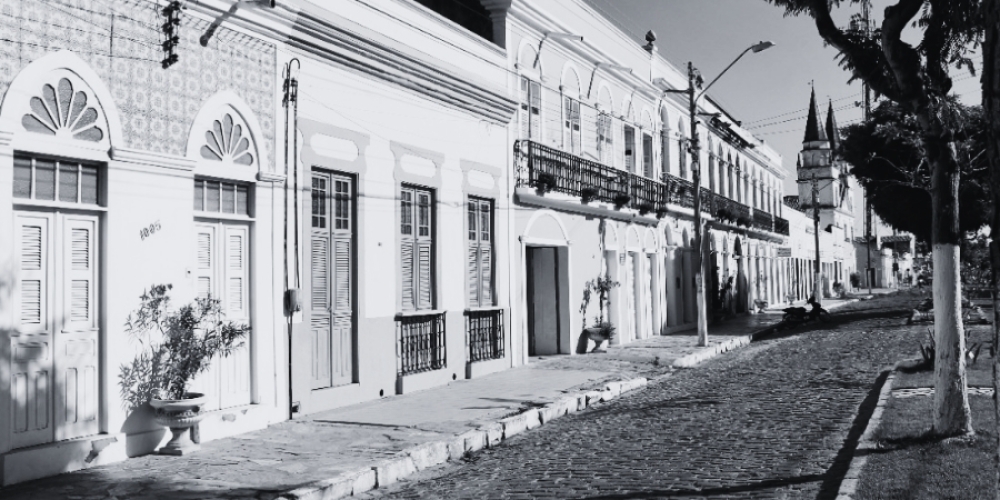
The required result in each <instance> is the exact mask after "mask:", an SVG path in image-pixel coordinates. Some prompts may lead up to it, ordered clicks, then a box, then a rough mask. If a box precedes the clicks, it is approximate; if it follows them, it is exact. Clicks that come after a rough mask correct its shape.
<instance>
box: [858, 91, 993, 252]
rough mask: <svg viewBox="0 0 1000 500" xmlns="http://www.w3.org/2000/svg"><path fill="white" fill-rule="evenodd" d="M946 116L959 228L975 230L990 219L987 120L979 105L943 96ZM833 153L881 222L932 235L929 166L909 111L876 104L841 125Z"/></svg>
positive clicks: (926, 236) (921, 235) (925, 236)
mask: <svg viewBox="0 0 1000 500" xmlns="http://www.w3.org/2000/svg"><path fill="white" fill-rule="evenodd" d="M948 102H949V106H948V107H947V108H946V109H947V110H948V113H947V118H948V120H949V128H951V129H952V130H953V131H954V138H955V145H956V148H957V153H958V159H959V167H960V169H961V176H962V183H961V185H960V186H959V228H960V230H961V231H962V232H963V233H969V232H974V231H978V230H979V229H980V228H982V227H983V226H985V225H986V224H988V223H989V210H990V208H991V206H992V203H991V200H990V192H989V170H988V168H987V162H986V155H985V154H984V153H983V152H984V150H985V147H986V144H985V138H986V135H985V133H984V132H985V130H986V129H985V127H986V122H985V120H984V117H983V112H982V109H981V108H980V107H978V106H963V105H962V104H959V103H958V102H957V101H956V100H955V99H954V98H950V99H949V100H948ZM842 131H843V139H842V140H841V146H840V150H839V151H838V154H839V155H840V156H841V158H843V159H844V160H846V161H847V162H848V163H850V164H851V166H852V167H853V168H852V170H851V173H852V174H853V175H854V176H855V177H856V178H857V179H858V182H859V183H860V184H861V186H863V187H864V188H865V191H866V194H867V196H868V199H869V200H870V201H871V204H872V209H873V210H874V211H875V213H876V214H878V216H879V217H881V218H882V220H884V221H885V222H886V223H888V224H889V225H891V226H892V227H894V228H896V229H898V230H900V231H906V232H909V233H913V234H914V236H916V238H917V239H918V240H919V241H925V242H929V241H930V239H931V226H930V224H928V223H927V221H929V220H931V212H932V209H931V169H930V165H929V164H928V162H927V151H926V149H925V147H924V142H923V140H922V138H921V131H920V125H919V123H918V122H917V117H916V116H915V115H914V113H912V112H909V111H907V110H906V109H904V108H903V107H902V106H900V105H899V104H897V103H894V102H891V101H884V102H883V103H882V104H880V105H879V106H878V107H876V108H875V109H874V110H873V111H872V114H871V119H870V120H869V121H867V122H861V123H856V124H853V125H848V126H846V127H844V128H843V129H842Z"/></svg>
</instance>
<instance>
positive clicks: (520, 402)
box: [0, 301, 846, 500]
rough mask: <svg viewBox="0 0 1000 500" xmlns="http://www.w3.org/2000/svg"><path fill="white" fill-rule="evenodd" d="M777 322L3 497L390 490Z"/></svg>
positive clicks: (745, 320) (637, 344) (550, 369)
mask: <svg viewBox="0 0 1000 500" xmlns="http://www.w3.org/2000/svg"><path fill="white" fill-rule="evenodd" d="M842 302H843V301H842ZM843 303H845V304H846V302H843ZM838 305H843V304H838V303H835V302H833V301H827V302H825V303H824V306H825V307H827V308H836V307H837V306H838ZM780 318H781V315H780V313H777V312H768V313H764V314H756V315H749V316H741V317H738V318H733V319H731V320H728V321H726V322H724V323H721V324H718V325H712V326H711V327H710V328H709V337H710V345H709V347H707V348H698V347H696V345H695V342H696V335H695V332H694V331H693V330H692V331H688V332H681V333H677V334H671V335H664V336H657V337H652V338H647V339H642V340H637V341H632V342H630V343H628V344H625V345H619V346H611V347H610V348H607V349H606V350H603V351H599V352H596V353H588V354H583V355H574V356H553V357H539V358H533V359H532V361H531V363H530V364H529V365H527V366H523V367H518V368H514V369H510V370H506V371H504V372H501V373H496V374H493V375H489V376H486V377H482V378H478V379H473V380H461V381H457V382H452V383H451V384H449V385H447V386H443V387H438V388H434V389H429V390H426V391H421V392H416V393H412V394H407V395H402V396H393V397H387V398H384V399H380V400H375V401H370V402H367V403H362V404H358V405H354V406H350V407H345V408H341V409H336V410H332V411H327V412H321V413H317V414H313V415H309V416H307V417H305V418H302V419H297V420H294V421H288V422H282V423H279V424H275V425H272V426H270V427H269V428H267V429H264V430H261V431H257V432H251V433H247V434H243V435H239V436H236V437H232V438H227V439H220V440H216V441H211V442H208V443H205V444H204V445H203V448H202V450H201V451H200V452H198V453H195V454H193V455H190V456H187V457H183V458H178V457H164V456H158V455H147V456H143V457H137V458H133V459H130V460H127V461H125V462H120V463H117V464H112V465H108V466H103V467H97V468H93V469H89V470H84V471H78V472H74V473H68V474H63V475H61V476H57V477H52V478H46V479H40V480H37V481H33V482H29V483H24V484H21V485H15V486H13V487H8V488H2V489H0V497H2V498H4V500H27V499H49V498H59V499H76V500H90V499H94V500H97V499H125V498H128V499H153V498H171V499H195V498H199V499H200V498H230V499H231V498H253V499H261V500H273V499H279V498H287V499H292V498H338V497H339V496H336V495H335V494H336V493H337V491H341V492H346V493H347V495H350V494H351V493H352V492H360V491H366V489H371V488H374V487H377V485H378V484H379V482H381V483H383V484H388V483H391V482H393V481H395V480H396V479H398V478H401V477H405V476H406V475H408V474H410V473H412V472H414V471H415V470H419V469H421V468H424V467H427V466H431V465H436V464H437V463H441V462H443V461H446V460H449V459H451V460H457V459H461V458H463V457H464V456H466V453H467V452H470V451H477V450H478V449H481V448H483V447H486V446H494V445H496V444H498V443H499V442H500V441H502V440H504V439H506V438H507V437H510V436H512V435H513V434H515V433H517V432H522V431H524V430H527V429H530V428H533V427H537V426H538V425H541V424H543V423H545V422H546V421H548V420H551V419H553V418H556V417H558V416H560V415H563V414H565V413H568V412H575V411H579V410H584V409H586V408H587V407H588V406H591V405H593V404H599V403H601V402H602V401H606V400H609V399H612V398H614V397H617V396H618V395H619V394H621V393H623V392H628V391H629V390H632V389H637V388H640V387H642V386H644V385H645V384H646V379H659V378H662V377H665V376H669V374H671V373H672V372H673V371H675V370H676V369H677V368H678V367H687V366H693V365H694V364H697V363H698V362H700V361H702V360H704V359H708V358H709V357H712V356H714V355H717V354H719V353H721V352H725V351H728V350H730V349H733V348H735V347H739V346H740V345H744V344H748V343H749V342H750V339H751V337H752V335H753V334H754V333H755V332H759V331H762V330H766V329H768V328H770V327H771V326H773V325H774V324H776V323H777V322H778V321H779V320H780ZM345 478H347V479H345ZM324 481H325V482H324ZM338 481H339V482H338ZM338 488H339V489H338Z"/></svg>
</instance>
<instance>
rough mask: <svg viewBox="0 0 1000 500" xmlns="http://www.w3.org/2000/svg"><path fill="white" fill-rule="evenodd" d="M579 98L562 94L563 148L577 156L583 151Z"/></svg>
mask: <svg viewBox="0 0 1000 500" xmlns="http://www.w3.org/2000/svg"><path fill="white" fill-rule="evenodd" d="M580 114H581V103H580V100H579V99H574V98H572V97H570V96H567V95H564V96H563V149H564V150H565V151H566V152H569V153H572V154H574V155H577V156H579V155H580V154H582V153H583V126H582V125H581V124H580Z"/></svg>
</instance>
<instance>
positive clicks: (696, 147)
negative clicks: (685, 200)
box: [688, 51, 746, 347]
mask: <svg viewBox="0 0 1000 500" xmlns="http://www.w3.org/2000/svg"><path fill="white" fill-rule="evenodd" d="M745 52H746V51H744V53H745ZM741 56H742V54H741ZM734 62H735V61H734ZM727 69H728V68H727ZM700 79H701V75H699V74H698V72H697V70H696V69H694V63H691V62H688V114H689V115H690V117H691V144H690V147H689V151H690V152H691V179H692V181H693V182H694V248H695V255H694V288H695V292H694V301H695V302H694V303H695V306H696V307H697V310H698V346H699V347H707V346H708V311H707V310H706V304H705V270H704V267H705V266H704V263H703V262H702V259H701V258H702V253H703V252H702V240H703V239H704V235H703V234H702V231H703V229H702V227H701V144H700V142H699V140H698V104H697V95H695V92H696V91H697V84H698V80H700Z"/></svg>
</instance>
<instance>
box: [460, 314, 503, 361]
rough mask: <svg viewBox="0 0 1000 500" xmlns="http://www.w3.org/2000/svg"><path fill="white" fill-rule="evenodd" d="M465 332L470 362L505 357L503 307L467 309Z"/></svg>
mask: <svg viewBox="0 0 1000 500" xmlns="http://www.w3.org/2000/svg"><path fill="white" fill-rule="evenodd" d="M465 332H466V341H467V342H468V345H469V362H470V363H475V362H477V361H488V360H491V359H503V357H504V343H505V341H506V340H505V337H504V330H503V309H494V310H488V311H466V312H465Z"/></svg>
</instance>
